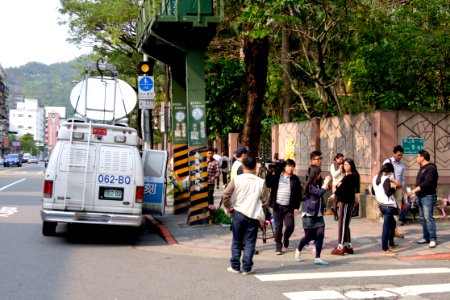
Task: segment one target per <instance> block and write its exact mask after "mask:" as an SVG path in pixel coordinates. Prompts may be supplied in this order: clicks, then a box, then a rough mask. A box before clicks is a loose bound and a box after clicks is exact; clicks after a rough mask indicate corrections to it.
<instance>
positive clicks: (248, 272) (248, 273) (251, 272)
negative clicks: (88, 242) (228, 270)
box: [242, 270, 255, 275]
mask: <svg viewBox="0 0 450 300" xmlns="http://www.w3.org/2000/svg"><path fill="white" fill-rule="evenodd" d="M250 274H255V271H253V270H250V271H247V272H246V271H244V272H242V275H250Z"/></svg>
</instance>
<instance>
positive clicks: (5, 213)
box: [0, 206, 19, 218]
mask: <svg viewBox="0 0 450 300" xmlns="http://www.w3.org/2000/svg"><path fill="white" fill-rule="evenodd" d="M18 211H19V209H18V208H17V207H8V206H3V207H2V208H0V217H5V218H7V217H9V216H10V215H13V214H15V213H16V212H18Z"/></svg>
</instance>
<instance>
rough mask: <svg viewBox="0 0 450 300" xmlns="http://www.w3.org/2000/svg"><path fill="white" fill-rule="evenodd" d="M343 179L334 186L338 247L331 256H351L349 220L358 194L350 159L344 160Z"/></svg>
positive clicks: (357, 178) (357, 183)
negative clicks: (337, 220)
mask: <svg viewBox="0 0 450 300" xmlns="http://www.w3.org/2000/svg"><path fill="white" fill-rule="evenodd" d="M344 172H345V175H344V178H342V180H341V182H339V183H338V184H337V185H336V191H335V192H334V195H335V197H336V199H337V202H338V203H339V216H338V217H339V223H338V245H337V247H336V248H334V249H333V250H331V254H334V255H344V254H345V253H348V254H353V253H354V251H353V247H352V244H351V236H350V220H351V218H352V212H353V207H354V206H355V194H356V193H359V184H360V179H359V173H358V171H357V170H356V166H355V162H354V161H353V159H351V158H346V159H345V160H344Z"/></svg>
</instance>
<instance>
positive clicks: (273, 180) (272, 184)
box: [266, 159, 302, 255]
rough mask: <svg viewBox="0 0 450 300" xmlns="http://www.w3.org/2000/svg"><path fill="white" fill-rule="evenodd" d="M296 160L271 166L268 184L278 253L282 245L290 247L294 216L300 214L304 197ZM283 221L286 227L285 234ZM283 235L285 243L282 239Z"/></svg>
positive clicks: (278, 253)
mask: <svg viewBox="0 0 450 300" xmlns="http://www.w3.org/2000/svg"><path fill="white" fill-rule="evenodd" d="M294 170H295V161H293V160H292V159H287V160H285V161H283V162H279V163H276V164H275V166H272V167H269V171H270V172H269V173H268V174H267V177H266V185H267V187H268V188H270V189H271V191H270V199H269V207H271V208H273V218H274V219H275V237H274V238H275V244H276V250H275V253H276V254H277V255H281V254H282V246H284V247H285V248H288V247H289V238H290V237H291V235H292V233H293V232H294V227H295V222H294V216H296V215H297V214H298V209H299V207H300V202H301V199H302V186H301V183H300V180H299V178H298V177H297V175H295V174H294ZM283 223H284V226H285V227H286V228H285V230H284V234H283ZM282 237H283V243H282V241H281V239H282Z"/></svg>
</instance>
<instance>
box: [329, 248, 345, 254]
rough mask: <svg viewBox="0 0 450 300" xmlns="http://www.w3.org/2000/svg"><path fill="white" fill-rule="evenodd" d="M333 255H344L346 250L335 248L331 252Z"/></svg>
mask: <svg viewBox="0 0 450 300" xmlns="http://www.w3.org/2000/svg"><path fill="white" fill-rule="evenodd" d="M331 254H334V255H344V254H345V249H344V248H342V249H339V248H334V249H333V250H331Z"/></svg>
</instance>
